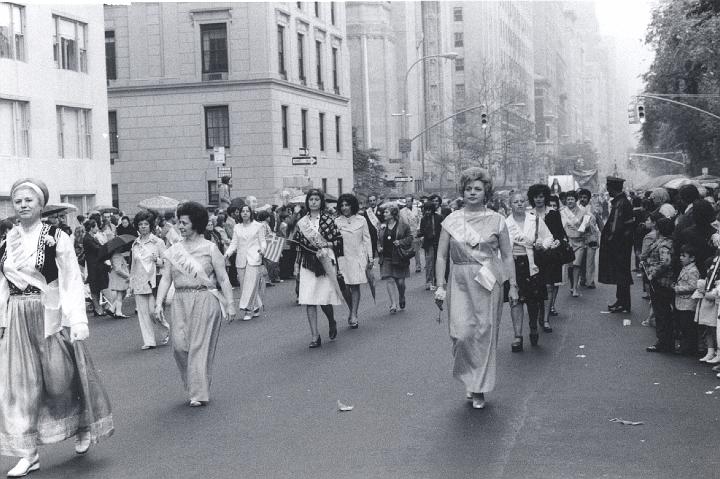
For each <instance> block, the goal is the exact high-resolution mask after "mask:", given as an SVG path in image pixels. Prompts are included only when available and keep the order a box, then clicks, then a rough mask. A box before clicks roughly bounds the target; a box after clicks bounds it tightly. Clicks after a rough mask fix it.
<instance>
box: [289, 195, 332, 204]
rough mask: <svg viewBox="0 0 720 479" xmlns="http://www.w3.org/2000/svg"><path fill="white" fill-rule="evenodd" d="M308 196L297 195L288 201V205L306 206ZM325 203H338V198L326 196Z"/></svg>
mask: <svg viewBox="0 0 720 479" xmlns="http://www.w3.org/2000/svg"><path fill="white" fill-rule="evenodd" d="M306 197H307V195H297V196H294V197H292V198H290V199H289V200H288V203H289V204H291V205H304V204H305V198H306ZM325 203H337V198H335V197H334V196H333V195H331V194H326V195H325Z"/></svg>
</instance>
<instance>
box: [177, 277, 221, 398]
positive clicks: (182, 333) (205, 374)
mask: <svg viewBox="0 0 720 479" xmlns="http://www.w3.org/2000/svg"><path fill="white" fill-rule="evenodd" d="M170 311H171V315H172V321H171V322H170V337H171V338H172V344H173V355H174V356H175V362H176V363H177V366H178V368H179V369H180V377H181V378H182V382H183V385H184V386H185V391H186V392H187V395H188V398H189V399H190V400H191V401H209V400H210V382H211V380H212V365H213V360H214V358H215V349H216V347H217V340H218V336H219V334H220V324H221V320H222V310H221V309H220V301H219V300H218V298H216V297H215V296H214V295H213V294H212V293H211V292H210V291H207V290H196V289H183V288H177V289H176V290H175V297H174V298H173V302H172V307H171V309H170Z"/></svg>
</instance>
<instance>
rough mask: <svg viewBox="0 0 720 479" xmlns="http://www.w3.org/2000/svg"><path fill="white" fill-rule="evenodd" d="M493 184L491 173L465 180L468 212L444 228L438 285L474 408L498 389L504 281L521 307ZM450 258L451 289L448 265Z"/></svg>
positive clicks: (473, 173)
mask: <svg viewBox="0 0 720 479" xmlns="http://www.w3.org/2000/svg"><path fill="white" fill-rule="evenodd" d="M492 187H493V186H492V179H491V178H490V175H489V174H488V173H487V171H486V170H483V169H481V168H469V169H467V170H465V171H463V172H462V174H461V177H460V193H461V194H462V195H463V202H464V207H463V208H462V209H460V210H458V211H454V212H453V213H451V214H450V215H448V217H447V218H445V220H444V221H443V223H442V227H443V228H442V231H441V233H440V242H439V244H438V256H437V261H436V263H435V268H436V269H435V280H436V281H437V285H438V288H437V290H436V291H435V301H436V303H437V305H438V307H439V308H440V309H442V305H443V302H444V301H446V300H447V303H448V317H449V321H448V322H449V326H450V339H451V340H452V343H453V356H454V359H455V360H454V365H453V376H454V377H455V378H457V379H459V380H460V381H462V382H463V383H464V385H465V391H466V398H467V399H468V400H471V401H472V406H473V408H475V409H483V408H484V407H485V393H487V392H490V391H492V390H493V388H494V387H495V368H496V366H495V355H496V351H497V339H498V332H499V329H500V317H501V312H502V304H503V282H504V281H506V280H508V281H509V283H510V290H509V292H508V299H509V300H510V301H511V302H517V301H518V299H519V296H518V285H517V281H516V280H515V265H514V262H513V255H512V242H511V241H510V236H509V235H508V230H507V226H506V224H505V218H503V217H502V215H499V214H497V213H496V212H494V211H492V210H490V209H488V208H487V206H486V204H487V202H488V200H489V199H490V197H491V195H492ZM448 257H449V258H450V263H451V264H450V274H449V276H448V288H447V291H446V289H445V268H446V261H447V259H448Z"/></svg>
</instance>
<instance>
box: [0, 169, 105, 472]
mask: <svg viewBox="0 0 720 479" xmlns="http://www.w3.org/2000/svg"><path fill="white" fill-rule="evenodd" d="M10 196H11V198H12V202H13V207H14V208H15V213H16V214H17V216H18V217H19V218H20V225H19V226H18V227H16V228H14V229H12V230H11V231H10V232H9V233H8V235H7V241H6V243H5V244H4V245H3V246H2V248H0V258H2V259H1V260H0V271H1V274H0V338H1V339H0V453H2V454H3V455H9V456H19V457H20V460H19V461H18V463H17V465H16V466H15V467H14V468H12V469H11V470H10V471H9V472H8V477H22V476H24V475H26V474H28V473H29V472H31V471H36V470H38V469H39V468H40V462H39V456H38V445H39V444H50V443H55V442H60V441H63V440H65V439H68V438H71V437H75V440H76V444H75V452H77V453H78V454H84V453H86V452H87V451H88V448H89V447H90V444H91V443H95V442H97V441H98V439H99V438H101V437H103V436H109V435H110V434H112V432H113V420H112V413H111V410H110V402H109V400H108V396H107V393H106V392H105V389H104V387H103V386H102V383H101V382H100V378H99V377H98V376H97V374H96V372H95V368H94V366H93V363H92V360H91V359H90V355H89V353H88V351H87V349H86V348H85V343H84V340H85V339H87V338H88V336H89V331H88V327H87V316H86V314H85V298H84V292H83V282H82V277H81V275H80V267H79V265H78V262H77V257H76V256H75V249H74V247H73V243H72V241H71V240H70V237H68V236H67V235H66V234H65V233H63V232H62V231H61V230H59V229H58V228H57V227H55V226H51V225H49V224H43V223H42V222H41V220H40V218H41V215H42V209H43V207H44V206H45V204H46V203H47V200H48V197H49V193H48V189H47V187H46V186H45V183H43V182H42V181H40V180H36V179H22V180H19V181H16V182H15V184H13V186H12V188H11V190H10Z"/></svg>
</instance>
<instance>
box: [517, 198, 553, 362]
mask: <svg viewBox="0 0 720 479" xmlns="http://www.w3.org/2000/svg"><path fill="white" fill-rule="evenodd" d="M510 206H511V207H512V214H511V215H510V216H508V217H507V218H506V219H505V224H506V225H507V229H508V234H509V235H510V240H511V241H512V255H513V260H514V262H515V278H516V279H517V283H518V293H519V300H518V301H517V302H515V303H512V302H511V303H510V316H511V317H512V323H513V330H514V331H515V339H514V340H513V342H512V346H511V350H512V352H514V353H519V352H521V351H522V350H523V334H522V328H523V314H524V311H523V305H525V307H527V310H528V319H529V320H530V343H531V344H532V345H536V344H537V343H538V320H542V315H543V314H544V311H545V299H546V289H545V284H544V282H543V280H542V275H541V274H540V268H538V267H537V265H536V264H535V248H538V249H546V248H549V247H550V245H551V244H552V242H553V237H552V235H551V234H550V230H548V228H547V226H546V225H545V222H544V221H540V219H539V218H538V217H537V216H535V215H534V214H532V212H526V211H525V195H523V194H522V193H520V192H516V193H513V195H512V197H511V198H510Z"/></svg>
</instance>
